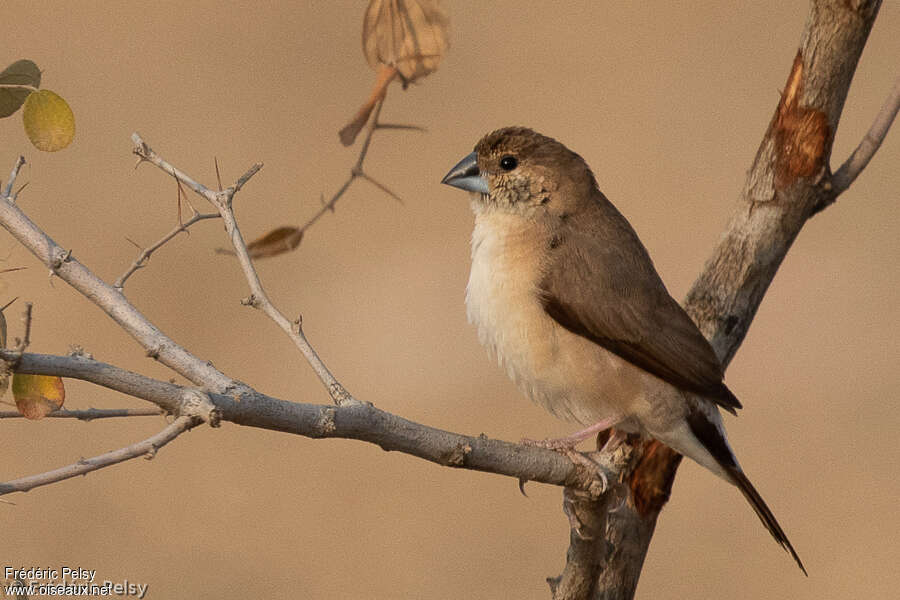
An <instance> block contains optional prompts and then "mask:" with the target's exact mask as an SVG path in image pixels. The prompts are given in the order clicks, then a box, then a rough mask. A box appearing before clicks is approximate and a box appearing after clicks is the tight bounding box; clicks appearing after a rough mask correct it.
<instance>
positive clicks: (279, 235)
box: [247, 227, 303, 258]
mask: <svg viewBox="0 0 900 600" xmlns="http://www.w3.org/2000/svg"><path fill="white" fill-rule="evenodd" d="M302 239H303V230H302V229H298V228H297V227H278V228H276V229H273V230H272V231H270V232H269V233H267V234H265V235H264V236H262V237H259V238H256V239H255V240H253V241H252V242H250V243H249V244H247V251H248V252H249V253H250V258H268V257H270V256H278V255H279V254H284V253H285V252H290V251H291V250H293V249H294V248H296V247H297V246H299V245H300V241H301V240H302Z"/></svg>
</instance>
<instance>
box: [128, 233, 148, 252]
mask: <svg viewBox="0 0 900 600" xmlns="http://www.w3.org/2000/svg"><path fill="white" fill-rule="evenodd" d="M125 240H126V241H127V242H129V243H131V245H132V246H134V247H135V248H137V249H138V250H140V251H141V252H143V251H144V247H143V246H141V245H140V244H138V243H137V242H136V241H134V240H133V239H131V238H130V237H128V236H125Z"/></svg>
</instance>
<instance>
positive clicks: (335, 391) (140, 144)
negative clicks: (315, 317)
mask: <svg viewBox="0 0 900 600" xmlns="http://www.w3.org/2000/svg"><path fill="white" fill-rule="evenodd" d="M131 137H132V140H133V141H134V145H135V147H134V153H135V154H137V155H138V156H139V157H141V158H142V159H144V160H146V161H148V162H150V163H152V164H154V165H156V166H157V167H159V168H160V169H162V170H163V171H165V172H167V173H169V174H171V175H173V176H174V177H175V178H177V179H178V180H179V181H181V182H183V183H184V184H185V185H187V186H188V187H190V188H191V189H192V190H193V191H194V192H196V193H197V194H198V195H200V196H201V197H203V198H205V199H206V200H207V201H209V203H210V204H212V205H213V206H214V207H215V208H216V209H217V210H218V211H219V215H220V216H221V217H222V220H223V221H224V223H225V232H226V233H227V234H228V238H229V239H230V240H231V244H232V246H233V247H234V251H235V254H236V256H237V259H238V263H240V265H241V270H242V271H243V272H244V276H245V277H246V279H247V283H248V284H249V286H250V296H249V297H248V298H247V299H246V300H245V301H244V303H245V304H247V305H249V306H252V307H254V308H258V309H259V310H261V311H262V312H263V313H264V314H265V315H266V316H268V317H269V318H270V319H271V320H272V321H274V322H275V324H276V325H278V326H279V327H280V328H281V329H282V331H284V332H285V333H286V334H287V335H288V337H289V338H290V339H291V341H293V342H294V345H295V346H296V347H297V349H298V350H300V352H301V354H303V356H304V357H305V358H306V360H307V362H308V363H309V364H310V366H311V367H312V369H313V371H315V373H316V375H317V376H318V377H319V379H320V380H321V381H322V384H323V385H324V386H325V389H327V390H328V394H329V395H330V396H331V398H332V400H333V401H334V402H335V404H342V403H344V402H348V401H354V400H353V399H352V397H351V396H350V394H349V393H348V392H347V391H346V390H345V389H344V387H343V386H342V385H341V384H340V383H339V382H338V380H337V379H336V378H335V377H334V375H333V374H332V373H331V371H329V370H328V367H326V366H325V363H324V362H323V361H322V359H321V358H320V357H319V355H318V354H317V353H316V351H315V349H314V348H313V347H312V345H311V344H310V343H309V340H307V339H306V335H305V334H304V333H303V328H302V323H301V319H299V318H297V319H295V320H294V321H291V320H289V319H288V318H287V317H286V316H285V315H284V314H283V313H282V312H281V311H279V310H278V309H277V308H276V307H275V305H274V303H273V302H272V301H271V300H270V299H269V296H268V294H266V291H265V289H264V288H263V285H262V282H261V281H260V279H259V274H258V273H257V272H256V267H254V266H253V260H252V259H251V258H250V253H249V252H248V251H247V244H246V242H244V237H243V236H242V235H241V230H240V228H239V227H238V224H237V220H236V219H235V216H234V209H233V207H232V202H233V199H234V195H235V194H236V193H237V192H238V191H239V190H240V189H241V187H243V186H244V184H246V183H247V181H249V180H250V178H251V177H253V175H255V174H256V173H257V172H258V171H259V170H260V169H261V168H262V163H257V164H255V165H253V166H252V167H250V169H249V170H248V171H247V172H246V173H244V175H242V176H241V177H240V178H239V179H238V180H237V182H236V183H235V184H234V185H233V186H231V187H228V188H226V189H224V190H222V191H220V192H216V191H213V190H211V189H209V188H207V187H206V186H204V185H202V184H200V183H197V182H196V181H195V180H194V179H192V178H191V177H190V176H188V175H187V174H185V173H184V172H182V171H180V170H179V169H177V168H175V167H174V166H172V165H171V164H169V163H168V162H167V161H166V160H165V159H163V158H162V157H161V156H160V155H158V154H157V153H156V152H154V151H153V150H152V149H151V148H150V147H149V146H148V145H147V144H146V143H145V142H144V141H143V140H142V139H141V137H140V136H139V135H138V134H137V133H135V134H133V135H132V136H131Z"/></svg>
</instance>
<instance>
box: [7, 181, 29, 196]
mask: <svg viewBox="0 0 900 600" xmlns="http://www.w3.org/2000/svg"><path fill="white" fill-rule="evenodd" d="M29 183H31V182H30V181H26V182H25V183H23V184H22V185H21V186H20V187H19V189H17V190H16V192H15V193H14V194H13V195H12V199H13V200H18V199H19V194H20V193H21V192H22V190H24V189H25V188H26V187H28V184H29Z"/></svg>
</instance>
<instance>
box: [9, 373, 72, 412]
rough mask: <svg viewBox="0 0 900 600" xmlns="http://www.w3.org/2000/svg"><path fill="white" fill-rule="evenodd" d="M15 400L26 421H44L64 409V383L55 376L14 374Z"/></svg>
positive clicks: (13, 388)
mask: <svg viewBox="0 0 900 600" xmlns="http://www.w3.org/2000/svg"><path fill="white" fill-rule="evenodd" d="M12 390H13V398H15V400H16V408H17V409H19V412H20V413H22V416H24V417H25V418H26V419H32V420H35V421H36V420H38V419H43V418H44V417H46V416H47V415H49V414H50V413H52V412H53V411H54V410H58V409H60V408H62V405H63V402H65V400H66V388H65V386H63V381H62V379H60V378H59V377H56V376H55V375H26V374H22V373H15V374H13V382H12Z"/></svg>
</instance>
